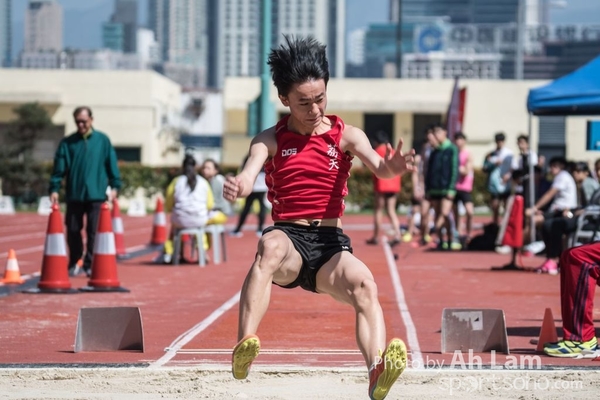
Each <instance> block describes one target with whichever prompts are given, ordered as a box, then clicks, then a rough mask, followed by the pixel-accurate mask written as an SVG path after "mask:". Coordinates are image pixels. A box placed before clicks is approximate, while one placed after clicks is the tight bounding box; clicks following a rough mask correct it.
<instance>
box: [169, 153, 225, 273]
mask: <svg viewBox="0 0 600 400" xmlns="http://www.w3.org/2000/svg"><path fill="white" fill-rule="evenodd" d="M213 206H214V199H213V193H212V189H211V187H210V184H209V183H208V181H207V180H206V179H204V178H203V177H201V176H200V175H198V173H197V172H196V159H195V158H194V156H193V155H191V154H186V156H185V158H184V159H183V164H182V174H181V175H179V176H177V177H175V178H174V179H173V180H172V181H171V183H170V184H169V186H168V187H167V192H166V201H165V208H166V210H167V212H169V211H170V212H171V231H170V233H169V239H168V240H167V242H166V243H165V246H164V253H163V262H164V263H165V264H170V263H171V261H172V258H173V237H174V235H175V233H176V231H177V230H179V229H191V228H200V227H203V226H205V225H206V224H207V222H208V210H211V209H212V208H213ZM198 245H202V246H204V248H205V249H206V248H208V243H207V242H206V241H205V242H204V243H202V244H198Z"/></svg>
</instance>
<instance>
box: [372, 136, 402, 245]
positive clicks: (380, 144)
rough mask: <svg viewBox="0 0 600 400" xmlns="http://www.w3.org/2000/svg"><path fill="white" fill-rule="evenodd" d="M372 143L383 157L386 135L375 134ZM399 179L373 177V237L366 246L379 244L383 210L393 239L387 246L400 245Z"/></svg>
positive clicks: (398, 177) (386, 144) (386, 143)
mask: <svg viewBox="0 0 600 400" xmlns="http://www.w3.org/2000/svg"><path fill="white" fill-rule="evenodd" d="M373 142H374V143H373V144H374V145H375V146H374V147H375V151H376V152H377V154H379V155H380V156H381V157H385V153H386V151H387V146H388V145H389V143H390V141H389V139H388V135H387V133H386V132H384V131H378V132H377V133H376V134H375V139H374V140H373ZM400 179H401V178H400V175H397V176H394V177H392V178H388V179H383V178H378V177H377V175H373V193H374V195H375V203H374V204H373V212H374V226H373V237H371V238H370V239H368V240H367V244H371V245H376V244H378V243H379V232H380V231H381V222H382V219H383V212H384V210H385V212H386V214H387V216H388V218H389V220H390V223H391V224H392V231H393V233H394V237H393V238H392V240H390V241H389V245H390V246H395V245H397V244H399V243H400V223H399V222H398V216H397V215H396V202H397V200H398V193H400Z"/></svg>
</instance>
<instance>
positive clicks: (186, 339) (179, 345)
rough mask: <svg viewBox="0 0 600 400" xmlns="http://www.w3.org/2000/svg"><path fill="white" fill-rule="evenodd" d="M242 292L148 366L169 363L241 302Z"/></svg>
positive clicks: (152, 367) (176, 340)
mask: <svg viewBox="0 0 600 400" xmlns="http://www.w3.org/2000/svg"><path fill="white" fill-rule="evenodd" d="M240 294H241V291H240V292H237V293H236V294H234V295H233V297H232V298H230V299H229V300H227V301H226V302H225V303H223V304H222V305H221V307H219V308H217V309H216V310H215V311H213V312H212V314H210V315H209V316H208V317H206V318H205V319H204V320H203V321H201V322H200V323H198V324H197V325H196V326H193V327H192V328H190V329H189V330H188V331H186V332H184V333H182V334H181V335H179V337H178V338H177V339H175V340H174V341H173V343H171V344H170V345H169V347H167V349H168V350H167V353H166V354H165V355H164V356H162V357H161V358H159V359H158V360H156V361H155V362H153V363H152V364H150V365H149V366H148V368H150V369H155V368H160V367H162V366H163V365H165V364H166V363H168V362H169V361H170V360H171V359H172V358H173V357H175V355H176V354H177V352H178V351H179V350H180V349H181V348H182V347H183V346H185V345H186V344H188V343H189V342H190V341H191V340H192V339H193V338H195V337H196V336H197V335H198V334H200V333H201V332H202V331H204V330H205V329H206V328H208V327H209V326H210V325H211V324H212V323H213V322H215V321H216V320H217V319H219V317H220V316H222V315H223V314H225V313H226V312H227V311H229V309H231V307H233V306H235V305H236V304H237V303H239V301H240ZM232 350H233V349H232Z"/></svg>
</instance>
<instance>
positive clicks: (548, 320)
mask: <svg viewBox="0 0 600 400" xmlns="http://www.w3.org/2000/svg"><path fill="white" fill-rule="evenodd" d="M555 342H558V335H557V334H556V326H555V325H554V317H553V316H552V309H551V308H546V311H545V312H544V320H543V321H542V329H540V338H539V339H538V343H537V348H536V351H538V352H544V345H545V344H546V343H555Z"/></svg>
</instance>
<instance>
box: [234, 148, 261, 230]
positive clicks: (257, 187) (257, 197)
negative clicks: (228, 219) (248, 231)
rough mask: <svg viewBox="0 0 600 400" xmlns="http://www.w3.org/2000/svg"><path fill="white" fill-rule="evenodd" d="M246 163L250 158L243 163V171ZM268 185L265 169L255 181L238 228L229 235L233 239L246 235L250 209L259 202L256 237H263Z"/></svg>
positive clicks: (241, 214)
mask: <svg viewBox="0 0 600 400" xmlns="http://www.w3.org/2000/svg"><path fill="white" fill-rule="evenodd" d="M246 161H248V156H246V158H245V159H244V162H243V163H242V170H243V169H244V166H245V165H246ZM267 189H268V188H267V183H266V181H265V170H264V168H263V169H262V170H261V171H260V172H259V174H258V176H257V177H256V180H255V181H254V186H253V187H252V193H250V194H249V195H248V197H246V201H245V202H244V208H243V209H242V212H241V213H240V218H239V219H238V223H237V226H236V227H235V229H234V230H233V231H231V232H230V233H229V234H230V235H231V236H233V237H242V236H243V235H244V234H243V233H242V227H243V226H244V223H245V222H246V218H247V217H248V214H249V213H250V209H251V208H252V206H253V204H254V202H256V201H258V207H259V209H258V214H257V217H258V227H257V228H256V236H258V237H261V236H262V231H263V226H264V224H265V218H266V215H267V206H266V205H265V196H266V194H267Z"/></svg>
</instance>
